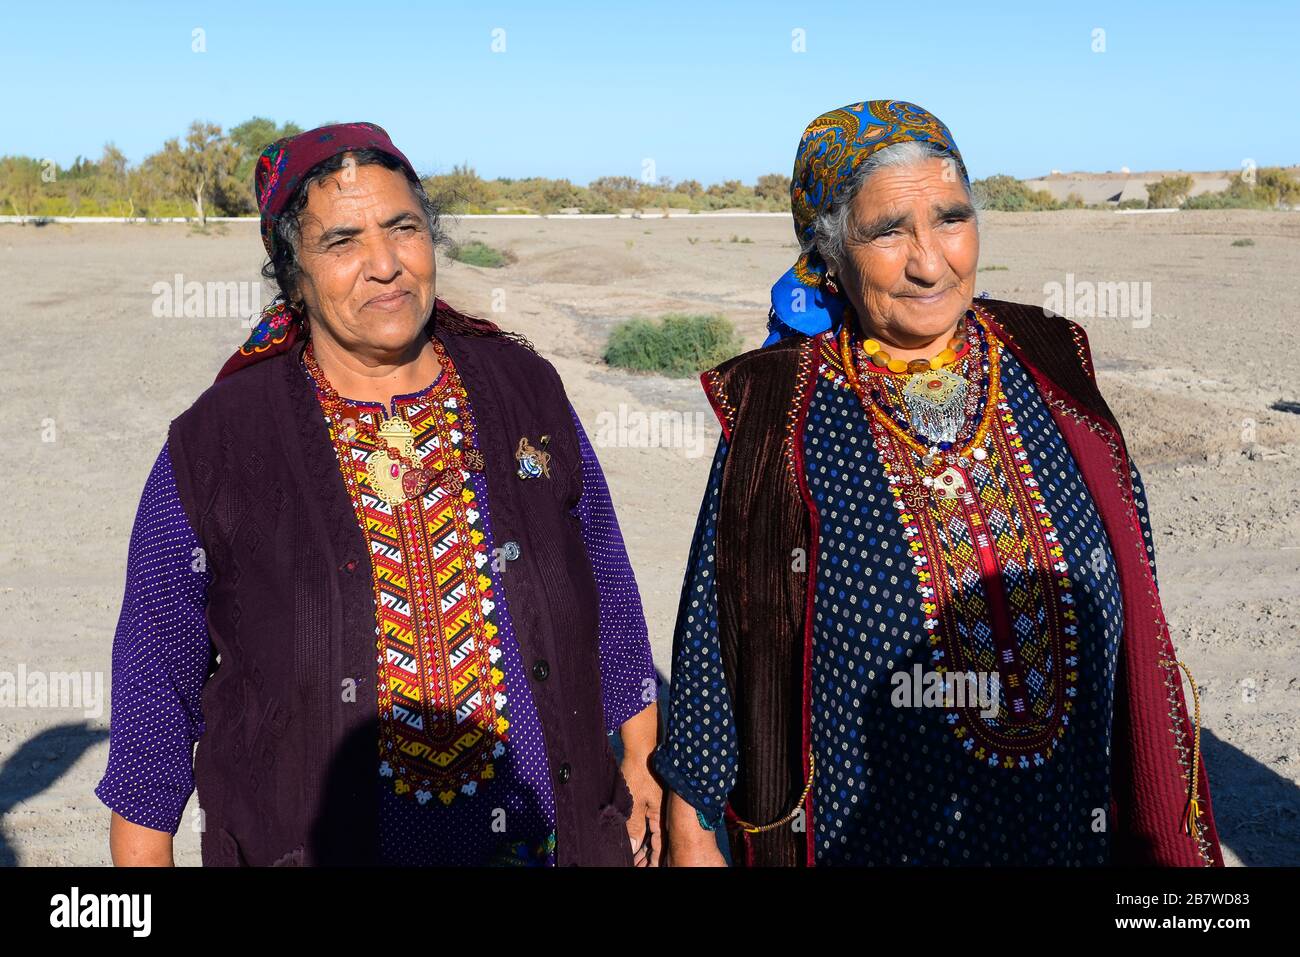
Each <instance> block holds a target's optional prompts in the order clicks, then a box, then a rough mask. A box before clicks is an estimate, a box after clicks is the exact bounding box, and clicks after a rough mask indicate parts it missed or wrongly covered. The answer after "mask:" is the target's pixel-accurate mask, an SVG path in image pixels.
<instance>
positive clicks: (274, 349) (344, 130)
mask: <svg viewBox="0 0 1300 957" xmlns="http://www.w3.org/2000/svg"><path fill="white" fill-rule="evenodd" d="M362 149H374V150H380V151H382V152H384V153H388V154H389V155H391V156H392V157H394V158H395V159H397V160H398V161H399V162H401V164H402V166H403V167H405V169H406V170H407V172H408V173H409V174H410V175H411V176H413V177H414V176H416V172H415V167H413V166H412V165H411V161H410V160H408V159H407V158H406V157H405V156H404V155H403V154H402V151H401V150H399V149H398V148H397V147H396V146H394V145H393V141H392V140H391V139H389V138H388V134H387V133H385V132H384V130H383V129H382V128H381V127H378V126H376V125H375V124H374V123H336V124H334V125H333V126H321V127H317V128H316V129H314V130H308V131H307V132H305V133H299V134H298V135H297V136H287V137H285V138H284V139H280V140H276V141H275V142H274V143H272V144H271V145H270V146H268V147H267V148H266V149H264V150H262V155H261V156H260V157H258V160H257V169H256V172H255V173H254V174H253V189H254V192H255V193H256V195H257V206H258V209H259V210H260V211H261V214H262V245H263V246H265V247H266V254H267V256H273V255H274V252H275V224H276V220H277V218H278V217H279V215H280V214H281V213H282V212H283V211H284V208H285V206H286V205H288V202H289V197H290V196H292V195H293V191H294V188H295V187H296V186H297V185H298V184H299V183H300V182H301V181H302V178H303V176H305V175H306V174H307V172H308V171H309V170H310V169H311V168H312V167H313V166H315V165H316V164H317V163H319V162H321V161H322V160H326V159H329V158H330V157H331V156H337V155H338V154H339V153H348V152H353V151H355V150H362ZM442 305H444V304H441V303H440V307H441V306H442ZM303 323H304V319H303V317H302V316H301V315H299V314H298V313H297V311H295V310H294V309H293V307H292V306H290V305H289V304H288V303H287V302H285V301H284V300H283V299H282V298H277V299H276V300H275V301H274V302H272V303H271V304H270V305H269V306H267V307H266V309H264V310H263V311H262V314H261V316H259V317H258V320H257V322H256V323H255V325H254V328H253V332H252V334H251V335H249V337H248V339H247V341H246V342H245V343H244V344H243V345H242V346H240V347H239V350H238V351H237V352H236V353H235V354H234V355H232V356H231V357H230V358H229V359H227V360H226V364H225V365H223V366H222V367H221V371H220V372H218V373H217V381H218V382H219V381H221V380H222V379H223V378H225V377H226V376H228V375H230V374H231V373H233V372H236V371H238V370H239V369H242V368H244V367H245V366H249V365H252V364H253V363H254V362H260V361H261V360H263V359H269V358H271V357H272V356H274V355H278V354H279V353H281V352H285V351H287V350H288V349H289V347H290V346H292V345H293V344H294V342H296V341H297V340H298V339H299V338H300V337H301V336H302V334H303Z"/></svg>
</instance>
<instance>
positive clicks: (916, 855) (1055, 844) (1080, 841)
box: [655, 340, 1149, 866]
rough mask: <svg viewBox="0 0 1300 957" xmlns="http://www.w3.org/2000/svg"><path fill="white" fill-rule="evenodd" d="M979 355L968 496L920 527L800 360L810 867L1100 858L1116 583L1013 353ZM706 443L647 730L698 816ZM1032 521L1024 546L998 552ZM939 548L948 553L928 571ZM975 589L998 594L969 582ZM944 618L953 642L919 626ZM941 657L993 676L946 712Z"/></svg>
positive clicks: (706, 646)
mask: <svg viewBox="0 0 1300 957" xmlns="http://www.w3.org/2000/svg"><path fill="white" fill-rule="evenodd" d="M832 343H833V340H832ZM984 348H985V349H987V344H986V345H985V346H984ZM820 353H821V354H822V355H823V357H825V356H826V355H828V354H833V352H832V350H828V349H823V350H820ZM998 355H999V356H1000V357H1001V383H1002V386H1003V393H1004V395H1005V402H1004V404H1003V405H1002V406H1000V407H999V408H998V409H997V410H996V412H997V413H998V414H997V415H996V416H994V426H993V429H995V430H999V431H998V433H997V436H996V442H995V440H994V439H993V438H990V439H989V442H990V443H991V444H990V445H989V448H990V452H991V454H990V455H989V457H988V458H987V460H983V461H981V462H979V463H976V465H977V466H978V467H977V468H973V469H971V470H970V471H971V476H972V478H973V481H974V485H975V486H976V488H975V492H974V496H973V497H974V498H975V499H976V500H978V501H979V502H980V503H981V504H982V506H983V508H982V511H981V512H980V513H979V518H977V519H975V520H974V521H975V527H974V529H972V526H971V524H970V522H968V521H966V520H965V519H962V520H958V517H954V516H960V513H959V512H953V511H951V510H950V511H948V512H945V513H943V515H941V516H939V518H940V519H943V520H941V521H936V522H934V523H931V525H930V527H929V529H928V531H927V529H926V523H923V522H918V521H916V520H915V516H913V515H910V514H909V513H910V512H912V511H914V509H913V507H912V506H911V505H910V504H908V503H906V502H904V501H902V500H901V499H900V497H899V496H898V495H897V494H896V492H897V485H896V483H895V484H894V485H893V486H891V477H892V478H893V479H894V480H896V476H893V475H892V473H891V470H890V469H889V468H888V467H887V465H886V462H885V460H884V457H883V456H882V449H886V444H885V442H884V440H883V439H882V438H881V436H882V435H883V433H882V432H881V431H880V428H879V427H878V426H877V427H873V425H872V420H871V417H870V416H869V415H867V414H866V411H865V409H864V407H863V405H862V402H861V401H860V400H859V398H858V396H857V394H855V392H854V390H853V388H852V387H851V385H850V384H849V382H848V381H847V380H846V378H845V376H844V375H843V374H842V373H843V370H842V368H837V367H836V366H835V363H834V362H833V361H832V362H829V363H827V362H825V361H823V362H822V364H821V368H820V369H818V374H817V379H816V382H815V384H814V386H813V393H812V395H811V399H810V405H809V408H808V413H807V417H806V421H805V425H804V429H803V432H802V434H801V435H799V436H798V441H799V442H800V443H801V448H802V453H803V473H804V479H805V481H806V483H807V487H808V491H809V493H810V495H811V498H812V500H813V502H814V504H815V506H816V508H817V513H818V526H819V530H820V535H819V541H818V542H817V543H815V555H814V556H813V557H814V559H815V560H814V561H813V562H812V563H811V564H812V566H813V567H812V571H813V574H814V575H815V593H814V596H813V624H812V627H813V635H812V642H813V647H812V675H811V679H812V680H811V695H812V701H811V707H810V709H809V710H810V714H811V721H812V727H811V741H812V747H813V757H814V765H815V771H814V779H813V788H812V797H811V800H812V820H811V822H810V826H811V827H812V828H813V847H814V856H815V863H816V864H819V865H823V864H832V865H833V864H844V865H908V864H916V865H928V866H945V865H1073V866H1088V865H1101V864H1105V863H1107V862H1108V860H1109V836H1108V834H1109V829H1108V826H1107V825H1108V819H1109V802H1110V739H1111V720H1112V711H1113V696H1114V679H1115V668H1116V662H1117V654H1118V647H1119V640H1120V635H1121V632H1122V622H1123V609H1122V607H1121V604H1120V593H1119V584H1118V580H1117V577H1116V573H1115V567H1114V562H1113V559H1112V557H1111V553H1110V546H1109V543H1108V541H1107V537H1106V534H1105V532H1104V529H1103V527H1102V524H1101V521H1100V518H1099V516H1098V514H1097V512H1096V510H1095V508H1094V506H1093V503H1092V500H1091V497H1090V495H1089V493H1088V490H1087V488H1086V486H1085V485H1084V483H1083V480H1082V478H1081V477H1080V475H1079V472H1078V470H1077V468H1076V465H1075V462H1074V459H1073V456H1072V455H1071V453H1070V451H1069V449H1068V447H1067V446H1066V444H1065V442H1064V439H1063V438H1062V436H1061V434H1060V432H1059V431H1058V429H1057V428H1056V425H1055V422H1054V420H1053V419H1052V417H1051V414H1050V412H1049V411H1048V409H1047V407H1046V405H1045V403H1044V402H1043V400H1042V398H1041V396H1040V394H1039V392H1038V390H1037V388H1036V386H1035V385H1034V384H1033V381H1032V379H1031V378H1030V377H1029V375H1028V373H1027V372H1026V370H1025V369H1024V367H1023V366H1021V365H1020V363H1019V362H1018V361H1016V359H1015V358H1014V356H1012V355H1011V354H1010V353H1009V352H1008V351H1007V350H1004V349H999V351H998ZM990 431H991V432H992V431H993V430H990ZM997 443H1001V445H1000V448H1001V449H1002V451H1003V453H1004V454H1003V455H999V454H997V448H998V447H999V446H998V445H997ZM726 452H727V444H726V442H725V441H721V442H720V443H719V446H718V451H717V453H716V455H715V458H714V463H713V469H712V472H711V476H710V481H709V484H708V488H707V491H706V493H705V497H704V501H703V504H702V506H701V511H700V516H699V521H698V524H697V528H696V533H695V538H694V541H693V543H692V548H691V556H690V564H689V570H688V573H687V576H686V581H685V583H684V585H683V591H682V600H681V609H680V613H679V617H678V623H677V631H676V634H675V638H674V651H673V677H672V690H671V705H670V709H669V716H668V735H667V739H666V740H665V742H664V744H663V745H662V746H661V747H660V749H659V751H658V752H657V754H656V758H655V761H656V767H657V769H658V770H659V772H660V774H661V775H662V776H663V777H664V778H665V780H666V782H667V783H668V784H669V786H670V787H672V788H673V790H675V791H677V792H678V793H679V794H681V796H682V797H683V798H684V799H685V800H687V801H688V802H689V803H690V804H692V805H693V806H694V807H695V808H696V810H697V812H698V813H699V818H700V822H701V823H702V824H703V825H704V826H706V827H714V828H716V827H717V826H718V824H719V823H721V821H722V818H723V813H724V809H725V807H726V803H727V798H728V795H729V793H730V791H731V789H732V787H733V786H734V784H735V780H736V760H737V754H738V752H739V748H738V744H737V739H736V729H735V724H734V721H733V719H732V714H731V708H730V701H729V698H728V694H727V686H726V681H725V676H724V674H723V670H722V660H721V655H720V650H719V642H718V611H717V603H716V592H715V583H714V568H715V556H714V553H713V544H714V540H715V530H716V524H717V505H718V498H719V491H720V488H721V474H722V468H723V465H724V463H725V460H726ZM1003 460H1005V461H1003ZM1024 488H1028V489H1029V491H1030V493H1031V494H1029V495H1026V494H1023V489H1024ZM1035 491H1036V492H1037V493H1040V496H1039V498H1035V497H1033V495H1032V493H1033V492H1035ZM1013 493H1014V494H1013ZM1040 499H1041V500H1040ZM1008 503H1009V504H1008ZM999 506H1001V508H999ZM980 519H982V520H983V522H984V525H985V529H984V530H985V531H986V533H987V534H986V535H984V536H981V534H980V532H981V529H980V528H979V527H978V526H979V524H980ZM918 529H919V531H918ZM1038 530H1045V531H1042V532H1041V534H1040V532H1039V531H1038ZM927 535H928V536H929V538H927ZM1034 535H1038V536H1039V550H1038V551H1035V550H1034V549H1033V548H1028V547H1026V548H1025V549H1024V550H1023V553H1019V552H1017V551H1016V550H1015V548H1014V547H1011V548H1010V549H1009V550H1006V551H1002V552H999V549H1003V548H1004V547H1005V546H1004V544H1003V543H1005V542H1009V543H1011V545H1012V546H1014V545H1015V544H1016V543H1017V542H1023V541H1028V540H1029V539H1031V538H1032V537H1033V536H1034ZM923 540H925V541H928V542H930V543H931V544H932V545H935V547H934V548H929V549H927V547H926V546H925V545H924V544H922V541H923ZM990 541H992V542H994V543H997V544H990ZM1148 542H1149V538H1148ZM938 544H942V545H943V549H938V548H937V545H938ZM981 544H982V550H983V551H984V552H989V553H991V554H995V555H997V556H998V560H999V562H1000V564H999V566H998V568H997V572H998V574H997V577H995V578H993V579H989V578H987V577H982V576H981V575H979V574H977V573H976V571H974V570H973V569H977V565H976V562H975V558H974V557H973V556H975V554H976V553H977V552H980V551H981V548H980V547H977V546H979V545H981ZM939 551H944V552H946V553H947V554H949V556H950V560H949V562H948V563H947V569H946V573H945V567H944V566H945V563H944V562H943V561H941V560H940V558H941V557H942V556H941V555H940V554H938V552H939ZM951 556H955V558H954V557H951ZM941 575H942V576H944V581H945V583H946V586H947V590H946V591H943V590H942V589H940V587H939V582H938V581H937V579H938V578H939V576H941ZM993 582H998V583H1000V585H999V587H1000V590H1001V591H1002V592H1003V594H1002V595H1000V596H999V595H997V594H992V593H991V588H992V583H993ZM937 591H943V594H941V595H938V596H936V592H937ZM945 596H946V597H945ZM998 609H1001V617H999V616H998V614H996V612H997V611H998ZM945 615H946V616H947V617H946V618H945ZM945 622H947V623H948V624H946V625H945ZM945 627H947V628H948V629H949V630H950V631H951V632H952V636H953V637H951V638H943V639H941V637H940V635H941V633H943V632H944V630H945ZM999 629H1000V630H1001V632H1002V634H1001V640H1002V644H999V641H998V639H999V634H998V630H999ZM1053 629H1055V632H1053ZM1052 634H1055V635H1056V643H1055V644H1052V643H1051V642H1049V641H1048V637H1050V636H1051V635H1052ZM958 652H960V655H959V654H958ZM957 657H961V658H962V659H963V662H964V663H966V664H971V663H975V662H979V661H984V662H988V663H990V664H989V668H988V673H989V674H994V675H998V676H999V677H1000V679H1001V683H1000V684H999V685H993V684H991V683H990V682H988V681H985V682H980V681H975V682H974V683H972V684H971V685H969V686H968V688H969V690H970V691H971V693H972V696H973V697H974V698H975V701H974V703H973V705H972V706H971V707H970V708H969V709H967V710H963V709H962V708H960V707H954V706H952V705H953V702H954V693H953V692H952V691H950V690H948V689H947V688H946V687H945V686H943V685H939V684H937V683H936V682H937V681H939V680H942V675H943V673H944V672H949V673H950V674H951V673H957V672H962V669H959V668H957V667H956V665H957V664H958V662H957V661H956V660H954V659H955V658H957ZM962 673H964V672H962ZM974 673H975V672H973V671H972V674H974ZM935 675H939V676H940V677H939V678H935V677H934V676H935ZM985 677H987V675H986V676H985ZM950 680H951V679H950ZM927 687H928V688H929V690H930V691H931V692H934V693H933V695H931V696H930V697H929V698H927V697H926V695H925V693H923V690H922V689H923V688H927ZM977 688H982V690H983V693H984V697H983V698H980V697H979V695H978V693H977V692H976V689H977ZM913 692H914V694H913ZM956 700H957V701H958V702H960V699H956ZM1021 707H1023V711H1019V710H1017V709H1018V708H1021ZM976 712H978V713H976ZM1044 729H1046V730H1044ZM1049 732H1050V733H1049Z"/></svg>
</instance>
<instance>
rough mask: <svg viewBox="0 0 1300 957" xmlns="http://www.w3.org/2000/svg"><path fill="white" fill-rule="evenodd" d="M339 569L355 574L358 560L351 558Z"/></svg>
mask: <svg viewBox="0 0 1300 957" xmlns="http://www.w3.org/2000/svg"><path fill="white" fill-rule="evenodd" d="M339 568H340V569H341V570H342V569H345V570H347V571H350V572H354V571H356V570H357V560H356V559H355V558H349V559H348V560H347V561H346V562H344V563H343V564H342V565H340V566H339Z"/></svg>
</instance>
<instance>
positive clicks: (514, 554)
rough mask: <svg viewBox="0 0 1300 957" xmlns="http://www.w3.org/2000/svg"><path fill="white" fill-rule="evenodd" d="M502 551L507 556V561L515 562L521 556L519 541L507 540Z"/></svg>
mask: <svg viewBox="0 0 1300 957" xmlns="http://www.w3.org/2000/svg"><path fill="white" fill-rule="evenodd" d="M501 552H502V554H504V555H505V556H506V561H508V562H513V561H514V560H515V559H516V558H518V557H519V543H518V542H506V543H505V544H504V545H502V546H501Z"/></svg>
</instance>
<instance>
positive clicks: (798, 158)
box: [763, 100, 970, 346]
mask: <svg viewBox="0 0 1300 957" xmlns="http://www.w3.org/2000/svg"><path fill="white" fill-rule="evenodd" d="M908 141H918V142H922V143H930V144H933V145H934V146H937V147H938V148H939V149H940V150H941V151H942V152H943V153H945V154H947V155H948V156H951V157H952V158H953V160H954V161H955V162H956V165H957V169H958V171H959V173H960V175H961V177H962V181H963V182H965V183H966V184H967V185H968V186H969V184H970V177H969V176H968V174H967V172H966V164H965V163H964V162H962V158H961V153H959V152H958V151H957V144H956V143H955V142H954V141H953V138H952V134H951V133H949V132H948V127H946V126H944V125H943V123H941V122H940V121H939V118H938V117H937V116H935V115H934V114H933V113H931V112H930V111H928V110H924V109H922V108H921V107H919V106H917V105H916V104H915V103H904V102H903V101H902V100H867V101H865V102H862V103H853V104H850V105H849V106H842V107H840V108H839V109H838V110H831V111H829V112H827V113H823V114H822V115H821V116H819V117H817V119H815V120H813V121H812V122H811V123H809V124H808V128H807V129H806V130H804V133H803V137H802V138H801V139H800V140H799V149H798V152H796V153H795V157H794V174H793V175H792V177H791V180H790V211H791V212H792V213H793V214H794V231H795V235H796V236H797V237H798V239H799V242H800V243H801V244H803V243H805V242H808V241H810V240H811V239H812V238H813V233H814V229H813V222H814V220H815V219H816V216H817V214H818V213H821V212H824V211H825V210H826V209H828V208H829V207H830V205H831V204H832V203H833V202H839V201H840V200H842V199H843V198H844V197H843V192H844V189H845V188H846V186H847V185H848V180H849V176H850V174H852V172H853V171H854V170H855V169H857V167H858V165H859V164H860V163H861V162H862V161H863V160H865V159H866V158H867V157H868V156H870V155H871V154H872V153H874V152H876V151H877V150H879V149H883V148H885V147H886V146H893V145H894V144H895V143H906V142H908ZM825 276H826V263H825V261H824V260H823V259H822V258H821V256H820V255H819V254H818V253H817V251H816V250H815V249H814V250H812V251H810V252H807V253H803V254H801V255H800V256H799V258H798V259H797V260H795V264H794V266H793V267H792V268H790V269H789V270H787V271H786V273H785V275H783V276H782V277H781V278H780V279H778V280H777V281H776V284H775V285H773V286H772V311H771V312H770V313H769V314H768V320H767V328H768V330H769V333H770V334H769V335H768V337H767V340H766V341H765V342H764V343H763V345H765V346H769V345H771V344H772V343H774V342H776V341H778V340H780V339H784V338H785V337H787V336H791V335H805V336H815V335H817V334H818V333H821V332H825V331H826V330H827V329H836V328H838V327H839V323H840V317H841V316H842V315H843V313H844V307H845V306H846V305H847V304H848V300H847V299H845V298H844V295H843V292H841V293H839V294H838V295H832V294H831V293H830V292H829V291H828V290H827V289H826V287H825V284H824V282H823V279H824V278H825Z"/></svg>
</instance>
